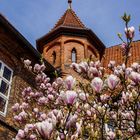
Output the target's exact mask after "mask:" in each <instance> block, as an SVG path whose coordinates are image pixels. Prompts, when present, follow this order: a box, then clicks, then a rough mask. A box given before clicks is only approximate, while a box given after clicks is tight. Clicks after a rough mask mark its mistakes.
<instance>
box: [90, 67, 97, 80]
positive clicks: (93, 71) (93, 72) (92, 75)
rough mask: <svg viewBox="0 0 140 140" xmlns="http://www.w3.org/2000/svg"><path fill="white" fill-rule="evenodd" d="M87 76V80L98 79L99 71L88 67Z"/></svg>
mask: <svg viewBox="0 0 140 140" xmlns="http://www.w3.org/2000/svg"><path fill="white" fill-rule="evenodd" d="M88 76H89V78H93V77H98V76H99V71H98V70H97V68H95V67H90V68H89V71H88Z"/></svg>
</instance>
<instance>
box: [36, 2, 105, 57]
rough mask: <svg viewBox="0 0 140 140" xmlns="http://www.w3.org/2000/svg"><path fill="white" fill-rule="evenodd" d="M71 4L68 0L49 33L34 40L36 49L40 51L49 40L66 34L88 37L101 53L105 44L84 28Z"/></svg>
mask: <svg viewBox="0 0 140 140" xmlns="http://www.w3.org/2000/svg"><path fill="white" fill-rule="evenodd" d="M71 4H72V0H68V9H67V10H66V11H65V13H64V14H63V15H62V17H61V18H60V19H59V20H58V22H57V23H56V24H55V26H54V28H53V29H52V30H51V31H50V32H49V33H47V34H46V35H44V36H43V37H41V38H39V39H37V40H36V44H37V49H38V51H39V52H41V53H42V51H43V46H44V45H45V44H47V43H49V42H51V41H52V40H54V39H56V38H57V37H59V36H61V35H66V36H79V37H84V38H87V39H89V41H90V42H91V43H92V44H93V46H95V47H96V49H97V50H98V51H99V53H100V54H101V55H103V53H104V50H105V45H104V44H103V43H102V41H101V40H100V39H99V38H98V37H97V36H96V34H95V33H94V32H93V31H92V30H90V29H88V28H86V26H85V25H84V24H83V23H82V22H81V20H80V19H79V18H78V16H77V15H76V13H75V12H74V11H73V10H72V6H71Z"/></svg>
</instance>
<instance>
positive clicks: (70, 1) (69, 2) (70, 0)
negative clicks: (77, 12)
mask: <svg viewBox="0 0 140 140" xmlns="http://www.w3.org/2000/svg"><path fill="white" fill-rule="evenodd" d="M71 3H72V0H68V4H69V9H71Z"/></svg>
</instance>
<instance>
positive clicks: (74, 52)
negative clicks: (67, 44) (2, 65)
mask: <svg viewBox="0 0 140 140" xmlns="http://www.w3.org/2000/svg"><path fill="white" fill-rule="evenodd" d="M73 54H74V55H75V56H74V59H75V61H73ZM71 62H72V63H77V50H76V49H75V48H73V49H72V50H71Z"/></svg>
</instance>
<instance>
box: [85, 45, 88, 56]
mask: <svg viewBox="0 0 140 140" xmlns="http://www.w3.org/2000/svg"><path fill="white" fill-rule="evenodd" d="M84 55H85V56H84V57H85V58H87V57H88V46H87V44H84Z"/></svg>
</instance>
